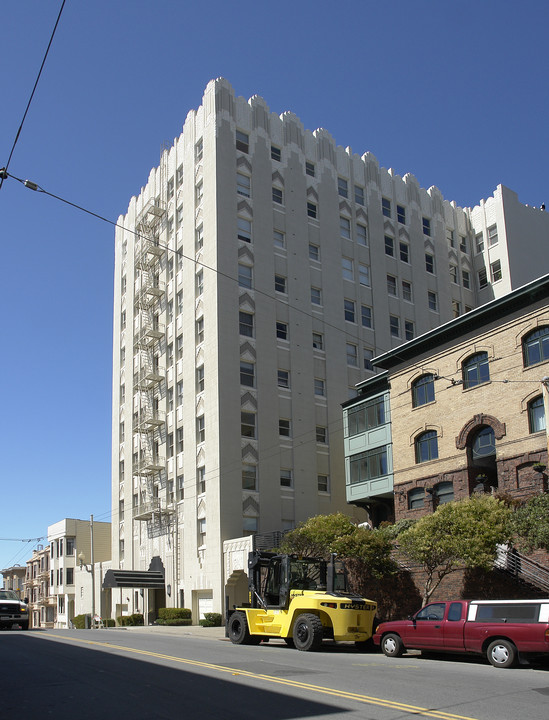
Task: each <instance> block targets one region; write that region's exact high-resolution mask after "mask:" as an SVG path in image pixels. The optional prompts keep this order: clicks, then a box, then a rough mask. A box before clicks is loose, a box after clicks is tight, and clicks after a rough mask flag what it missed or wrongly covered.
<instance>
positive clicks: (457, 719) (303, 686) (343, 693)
mask: <svg viewBox="0 0 549 720" xmlns="http://www.w3.org/2000/svg"><path fill="white" fill-rule="evenodd" d="M39 637H40V638H43V639H46V640H47V639H50V638H51V639H54V638H55V639H59V640H63V641H65V642H71V643H78V644H82V645H93V646H96V647H104V648H108V649H109V650H122V651H123V652H127V653H133V654H135V655H144V656H146V657H151V658H158V659H159V660H169V661H171V662H176V663H181V664H182V665H192V666H194V667H199V668H205V669H207V670H215V671H217V672H222V673H229V674H230V675H233V676H241V677H246V678H251V679H254V680H264V681H265V682H270V683H274V684H276V685H285V686H287V687H293V688H297V689H298V690H308V691H309V692H313V693H319V694H321V695H329V696H331V697H337V698H342V699H344V700H354V701H356V702H361V703H365V704H367V705H378V706H379V707H384V708H389V709H391V710H399V711H401V712H408V713H411V714H413V715H422V716H424V717H432V718H438V719H439V720H478V719H477V718H473V717H470V716H468V715H455V714H453V713H446V712H443V711H442V710H433V709H429V708H426V707H420V706H417V705H408V704H407V703H400V702H397V701H395V700H386V699H385V698H378V697H373V696H370V695H361V694H359V693H353V692H348V691H347V690H336V689H335V688H326V687H322V686H321V685H311V684H310V683H304V682H299V681H297V680H289V679H287V678H286V679H282V678H277V677H274V676H272V675H262V674H260V673H254V672H250V671H249V670H236V669H235V668H230V667H226V666H224V665H215V664H214V663H207V662H201V661H199V660H188V659H187V658H180V657H177V656H175V655H164V654H163V653H157V652H152V651H150V650H140V649H139V648H132V647H127V646H125V645H115V644H114V643H107V642H98V641H96V640H81V639H73V638H67V637H66V636H64V635H55V634H53V633H48V634H47V635H40V636H39Z"/></svg>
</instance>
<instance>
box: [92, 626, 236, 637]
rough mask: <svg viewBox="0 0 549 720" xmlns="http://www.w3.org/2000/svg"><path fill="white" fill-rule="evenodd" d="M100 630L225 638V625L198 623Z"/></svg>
mask: <svg viewBox="0 0 549 720" xmlns="http://www.w3.org/2000/svg"><path fill="white" fill-rule="evenodd" d="M99 629H100V630H129V631H130V632H146V633H154V634H156V635H177V636H179V637H200V638H203V639H205V640H225V639H228V638H225V626H224V625H223V626H221V627H208V628H205V627H201V626H200V625H130V626H128V627H122V628H121V627H118V628H99Z"/></svg>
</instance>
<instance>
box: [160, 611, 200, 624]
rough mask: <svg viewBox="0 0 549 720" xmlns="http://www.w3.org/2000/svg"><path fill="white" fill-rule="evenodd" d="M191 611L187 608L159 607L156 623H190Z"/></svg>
mask: <svg viewBox="0 0 549 720" xmlns="http://www.w3.org/2000/svg"><path fill="white" fill-rule="evenodd" d="M191 615H192V612H191V611H190V610H189V609H188V608H159V609H158V618H157V619H156V624H157V625H190V624H191V623H192V619H191Z"/></svg>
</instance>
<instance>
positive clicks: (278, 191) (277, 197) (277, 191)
mask: <svg viewBox="0 0 549 720" xmlns="http://www.w3.org/2000/svg"><path fill="white" fill-rule="evenodd" d="M273 202H275V203H277V205H283V204H284V193H283V192H282V188H279V187H273Z"/></svg>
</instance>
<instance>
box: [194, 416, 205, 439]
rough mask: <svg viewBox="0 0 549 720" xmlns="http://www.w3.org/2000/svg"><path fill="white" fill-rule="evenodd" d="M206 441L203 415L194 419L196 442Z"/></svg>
mask: <svg viewBox="0 0 549 720" xmlns="http://www.w3.org/2000/svg"><path fill="white" fill-rule="evenodd" d="M205 440H206V422H205V420H204V415H200V416H199V417H197V418H196V442H197V443H203V442H204V441H205Z"/></svg>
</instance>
